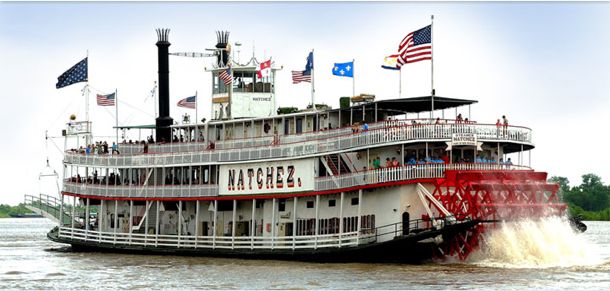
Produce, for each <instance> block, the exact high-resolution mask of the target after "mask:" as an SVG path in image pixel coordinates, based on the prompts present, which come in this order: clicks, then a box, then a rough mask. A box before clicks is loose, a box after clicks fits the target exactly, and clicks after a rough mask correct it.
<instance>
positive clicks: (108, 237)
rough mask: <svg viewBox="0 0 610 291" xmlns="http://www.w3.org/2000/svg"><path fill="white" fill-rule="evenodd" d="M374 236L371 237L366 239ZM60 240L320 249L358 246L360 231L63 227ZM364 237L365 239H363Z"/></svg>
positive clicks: (156, 244) (121, 243)
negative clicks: (238, 232)
mask: <svg viewBox="0 0 610 291" xmlns="http://www.w3.org/2000/svg"><path fill="white" fill-rule="evenodd" d="M371 236H373V235H371V234H368V235H366V237H371ZM59 237H60V238H68V239H75V240H80V241H88V242H93V243H107V244H115V245H135V246H151V247H152V246H154V247H174V248H207V249H245V250H248V249H250V250H252V249H293V250H294V249H318V248H330V247H346V246H354V245H357V244H358V239H359V238H358V232H357V231H354V232H345V233H342V234H323V235H306V236H276V237H269V236H235V237H231V236H195V235H167V234H159V235H156V234H141V233H123V232H103V231H97V230H85V229H78V228H70V227H60V233H59ZM360 238H362V236H361V237H360Z"/></svg>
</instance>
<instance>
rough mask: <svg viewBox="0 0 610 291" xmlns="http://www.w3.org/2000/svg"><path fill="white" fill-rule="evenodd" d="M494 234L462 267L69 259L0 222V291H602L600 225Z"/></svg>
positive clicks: (534, 226) (20, 226)
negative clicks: (577, 231) (575, 229)
mask: <svg viewBox="0 0 610 291" xmlns="http://www.w3.org/2000/svg"><path fill="white" fill-rule="evenodd" d="M586 224H587V225H588V227H589V229H588V231H587V232H586V233H584V234H575V233H573V232H572V231H571V230H570V229H569V228H566V227H565V225H564V224H561V223H559V222H558V221H555V220H552V221H546V222H538V223H534V222H524V223H520V224H517V225H511V226H505V227H500V228H499V230H498V231H496V232H494V233H493V234H491V235H490V236H489V237H488V238H487V245H488V248H487V249H486V250H485V251H484V252H480V253H477V254H475V255H473V256H471V259H470V260H469V261H468V262H459V263H457V262H453V263H447V262H445V263H426V264H422V265H401V264H362V263H350V264H322V263H303V262H290V261H268V260H239V259H222V258H205V257H184V256H153V255H128V254H110V253H81V252H72V251H70V248H69V247H68V246H65V245H61V244H56V243H53V242H51V241H49V240H47V238H46V232H47V231H49V230H50V229H51V228H52V227H53V226H54V224H53V223H52V222H50V221H48V220H46V219H41V218H28V219H0V289H62V290H65V289H80V290H82V289H468V290H471V289H486V290H516V289H519V290H522V289H564V290H568V289H569V290H574V289H595V290H609V289H610V222H586Z"/></svg>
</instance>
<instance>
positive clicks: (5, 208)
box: [0, 203, 32, 218]
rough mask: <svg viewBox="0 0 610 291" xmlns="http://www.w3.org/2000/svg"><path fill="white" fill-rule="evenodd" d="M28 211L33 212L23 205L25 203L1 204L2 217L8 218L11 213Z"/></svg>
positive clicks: (0, 212) (0, 214)
mask: <svg viewBox="0 0 610 291" xmlns="http://www.w3.org/2000/svg"><path fill="white" fill-rule="evenodd" d="M26 213H32V211H30V210H29V209H27V208H26V207H25V205H23V203H21V204H19V205H17V206H10V205H6V204H0V218H7V217H10V216H11V215H20V214H21V215H22V214H26Z"/></svg>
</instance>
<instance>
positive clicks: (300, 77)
mask: <svg viewBox="0 0 610 291" xmlns="http://www.w3.org/2000/svg"><path fill="white" fill-rule="evenodd" d="M301 82H309V83H311V71H292V84H298V83H301Z"/></svg>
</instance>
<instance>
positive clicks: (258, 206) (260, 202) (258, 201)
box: [256, 200, 265, 208]
mask: <svg viewBox="0 0 610 291" xmlns="http://www.w3.org/2000/svg"><path fill="white" fill-rule="evenodd" d="M264 202H265V200H256V208H261V207H263V204H264Z"/></svg>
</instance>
